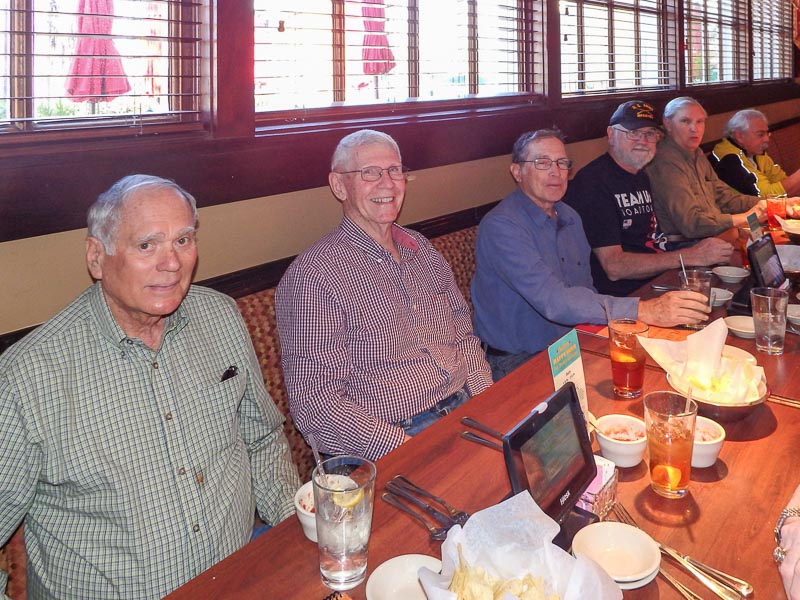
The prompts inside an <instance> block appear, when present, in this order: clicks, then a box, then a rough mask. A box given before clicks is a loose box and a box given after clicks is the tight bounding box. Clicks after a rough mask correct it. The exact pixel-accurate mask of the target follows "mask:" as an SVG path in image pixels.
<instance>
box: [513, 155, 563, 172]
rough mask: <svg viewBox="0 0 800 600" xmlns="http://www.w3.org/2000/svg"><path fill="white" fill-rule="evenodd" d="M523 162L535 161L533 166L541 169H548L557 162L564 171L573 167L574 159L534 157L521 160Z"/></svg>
mask: <svg viewBox="0 0 800 600" xmlns="http://www.w3.org/2000/svg"><path fill="white" fill-rule="evenodd" d="M519 162H521V163H533V168H534V169H538V170H539V171H548V170H549V169H550V168H551V167H552V166H553V163H555V164H556V165H557V166H558V168H559V169H561V170H562V171H569V170H570V169H571V168H572V161H571V160H570V159H568V158H559V159H558V160H553V159H552V158H534V159H532V160H521V161H519Z"/></svg>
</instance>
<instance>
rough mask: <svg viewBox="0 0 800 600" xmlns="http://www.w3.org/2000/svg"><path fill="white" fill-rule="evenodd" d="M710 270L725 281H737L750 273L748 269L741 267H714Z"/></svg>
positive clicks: (742, 279)
mask: <svg viewBox="0 0 800 600" xmlns="http://www.w3.org/2000/svg"><path fill="white" fill-rule="evenodd" d="M711 272H712V273H714V275H716V276H717V277H719V278H720V279H721V280H722V281H724V282H725V283H739V282H740V281H744V280H745V278H746V277H748V276H749V275H750V271H748V270H747V269H742V268H741V267H714V268H713V269H711Z"/></svg>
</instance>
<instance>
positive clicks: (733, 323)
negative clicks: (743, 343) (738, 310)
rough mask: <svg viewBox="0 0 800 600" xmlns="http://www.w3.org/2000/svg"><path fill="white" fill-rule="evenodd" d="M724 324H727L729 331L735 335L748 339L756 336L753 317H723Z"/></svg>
mask: <svg viewBox="0 0 800 600" xmlns="http://www.w3.org/2000/svg"><path fill="white" fill-rule="evenodd" d="M725 325H727V326H728V329H730V331H731V333H732V334H733V335H735V336H737V337H740V338H748V339H750V338H754V337H756V330H755V327H754V326H753V317H745V316H735V317H725Z"/></svg>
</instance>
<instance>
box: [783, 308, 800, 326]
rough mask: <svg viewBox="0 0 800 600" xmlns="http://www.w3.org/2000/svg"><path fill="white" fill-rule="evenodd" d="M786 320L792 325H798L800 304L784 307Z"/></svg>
mask: <svg viewBox="0 0 800 600" xmlns="http://www.w3.org/2000/svg"><path fill="white" fill-rule="evenodd" d="M786 318H787V319H789V322H790V323H791V324H792V325H800V304H790V305H789V306H787V307H786Z"/></svg>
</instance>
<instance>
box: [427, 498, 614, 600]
mask: <svg viewBox="0 0 800 600" xmlns="http://www.w3.org/2000/svg"><path fill="white" fill-rule="evenodd" d="M558 530H559V527H558V524H557V523H556V522H555V521H553V520H552V519H551V518H550V517H548V516H547V515H546V514H545V513H544V511H542V509H541V508H539V506H538V505H537V504H536V502H534V500H533V498H531V495H530V494H529V493H528V492H527V491H525V492H521V493H519V494H517V495H516V496H514V497H512V498H510V499H508V500H506V501H505V502H502V503H500V504H497V505H495V506H492V507H489V508H487V509H485V510H482V511H480V512H477V513H475V514H474V515H472V517H470V519H469V521H467V524H466V525H465V526H464V527H463V528H461V527H460V526H458V525H455V526H454V527H453V528H452V529H450V531H449V532H448V534H447V539H446V540H445V541H444V543H443V544H442V573H441V575H440V574H438V573H434V572H433V571H431V570H430V569H427V568H425V567H422V568H421V569H420V570H419V580H420V582H421V583H422V587H423V588H424V590H425V594H426V595H427V596H428V600H455V598H456V595H455V594H454V593H453V592H450V591H448V587H449V585H450V581H451V579H452V578H453V572H454V571H455V570H456V568H457V567H458V565H459V547H460V549H461V555H462V556H463V559H464V561H465V562H466V563H467V564H468V565H469V566H470V567H480V568H482V569H484V570H485V571H486V572H487V573H488V574H489V575H491V576H493V577H497V578H499V579H502V580H504V581H509V580H512V579H523V578H524V577H525V576H526V575H532V576H533V577H534V578H541V579H542V581H543V583H544V587H545V590H546V592H547V594H558V595H559V597H560V598H561V600H581V599H585V598H593V599H597V600H606V599H607V600H611V599H617V600H619V599H621V598H622V592H621V591H620V589H619V586H617V584H616V583H615V582H614V580H613V579H611V577H610V576H609V575H608V574H607V573H606V572H605V571H604V570H603V569H602V568H601V567H600V566H599V565H598V564H597V563H595V562H594V561H592V560H590V559H588V558H585V557H582V556H579V557H577V558H575V557H573V556H572V555H570V554H568V553H567V552H565V551H564V550H562V549H561V548H559V547H558V546H556V545H554V544H553V543H552V540H553V538H554V537H555V536H556V534H557V533H558ZM546 597H548V598H549V596H546ZM516 598H517V596H515V595H514V594H512V593H510V592H507V593H506V594H505V596H503V600H515V599H516Z"/></svg>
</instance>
